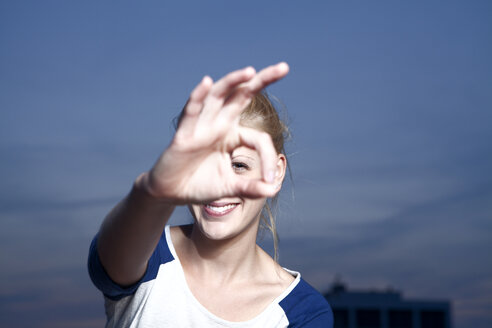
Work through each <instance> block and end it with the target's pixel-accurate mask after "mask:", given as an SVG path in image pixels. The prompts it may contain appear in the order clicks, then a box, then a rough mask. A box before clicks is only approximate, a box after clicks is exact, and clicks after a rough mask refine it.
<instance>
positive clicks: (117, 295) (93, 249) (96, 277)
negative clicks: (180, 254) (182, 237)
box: [87, 227, 174, 300]
mask: <svg viewBox="0 0 492 328" xmlns="http://www.w3.org/2000/svg"><path fill="white" fill-rule="evenodd" d="M97 237H98V236H97V235H96V236H95V237H94V239H93V240H92V243H91V246H90V249H89V257H88V261H87V266H88V271H89V275H90V278H91V280H92V282H93V284H94V285H95V286H96V287H97V288H98V289H99V290H100V291H101V292H102V293H103V294H104V295H105V296H106V297H108V298H110V299H112V300H118V299H121V298H122V297H125V296H128V295H131V294H133V293H135V291H136V290H137V289H138V287H139V286H140V285H141V284H142V283H144V282H147V281H151V280H154V279H155V278H156V277H157V273H158V271H159V267H160V266H161V265H162V264H165V263H168V262H171V261H173V260H174V256H173V254H172V252H171V248H172V244H170V238H169V227H166V229H165V230H164V231H163V233H162V235H161V238H160V240H159V243H158V244H157V246H156V248H155V249H154V252H153V253H152V255H151V257H150V259H149V261H148V263H147V270H146V271H145V273H144V275H143V277H142V278H141V279H140V280H139V281H138V282H136V283H135V284H133V285H131V286H121V285H119V284H117V283H115V282H114V281H113V280H112V279H111V277H109V275H108V274H107V272H106V270H105V269H104V267H103V265H102V263H101V261H100V260H99V256H98V252H97ZM168 241H169V242H168Z"/></svg>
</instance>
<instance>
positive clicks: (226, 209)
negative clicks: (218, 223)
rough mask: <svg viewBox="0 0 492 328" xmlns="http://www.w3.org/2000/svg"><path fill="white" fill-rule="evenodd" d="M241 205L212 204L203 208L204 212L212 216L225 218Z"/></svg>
mask: <svg viewBox="0 0 492 328" xmlns="http://www.w3.org/2000/svg"><path fill="white" fill-rule="evenodd" d="M238 205H239V203H223V202H212V203H210V204H207V205H205V206H203V210H204V211H205V213H207V214H208V215H210V216H215V217H218V216H224V215H226V214H229V213H231V212H232V211H234V209H235V208H236V207H237V206H238Z"/></svg>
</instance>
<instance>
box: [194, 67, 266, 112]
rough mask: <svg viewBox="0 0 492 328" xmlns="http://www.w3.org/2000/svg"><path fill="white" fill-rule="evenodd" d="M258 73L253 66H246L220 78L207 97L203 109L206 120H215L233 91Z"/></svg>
mask: <svg viewBox="0 0 492 328" xmlns="http://www.w3.org/2000/svg"><path fill="white" fill-rule="evenodd" d="M255 74H256V71H255V69H254V68H253V67H246V68H244V69H241V70H237V71H234V72H231V73H229V74H227V75H226V76H224V77H223V78H221V79H220V80H218V81H217V82H216V83H215V84H214V85H213V87H212V88H211V90H210V92H209V94H208V96H207V98H206V99H205V107H204V109H203V117H204V120H207V119H208V120H213V119H215V117H216V116H217V114H218V113H219V112H220V111H221V109H222V106H223V104H224V102H225V100H226V99H227V97H228V96H229V94H230V93H231V92H233V91H234V89H236V88H237V87H238V86H239V85H240V84H242V83H245V82H247V81H249V80H251V79H252V78H253V77H254V76H255Z"/></svg>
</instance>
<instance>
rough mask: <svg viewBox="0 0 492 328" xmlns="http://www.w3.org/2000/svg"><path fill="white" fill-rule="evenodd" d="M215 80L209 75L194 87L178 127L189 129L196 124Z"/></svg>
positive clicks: (184, 129)
mask: <svg viewBox="0 0 492 328" xmlns="http://www.w3.org/2000/svg"><path fill="white" fill-rule="evenodd" d="M212 85H213V80H212V79H211V78H210V77H209V76H204V77H203V79H202V80H201V81H200V83H198V85H197V86H196V87H195V89H193V91H192V92H191V94H190V98H189V99H188V102H187V103H186V105H185V108H184V110H183V113H182V114H181V117H180V121H179V126H178V129H179V130H181V131H188V130H190V129H192V128H193V126H194V125H195V123H196V121H197V119H198V116H199V115H200V112H201V110H202V108H203V102H204V100H205V98H206V97H207V95H208V93H209V92H210V89H211V88H212Z"/></svg>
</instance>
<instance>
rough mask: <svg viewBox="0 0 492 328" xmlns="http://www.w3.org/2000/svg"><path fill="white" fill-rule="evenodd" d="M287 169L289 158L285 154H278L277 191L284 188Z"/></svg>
mask: <svg viewBox="0 0 492 328" xmlns="http://www.w3.org/2000/svg"><path fill="white" fill-rule="evenodd" d="M286 170H287V158H286V157H285V155H284V154H278V156H277V166H276V172H275V180H274V181H275V185H276V186H277V193H278V192H279V191H280V189H281V188H282V182H283V181H284V178H285V171H286Z"/></svg>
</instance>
